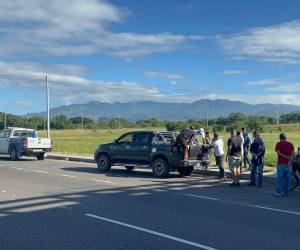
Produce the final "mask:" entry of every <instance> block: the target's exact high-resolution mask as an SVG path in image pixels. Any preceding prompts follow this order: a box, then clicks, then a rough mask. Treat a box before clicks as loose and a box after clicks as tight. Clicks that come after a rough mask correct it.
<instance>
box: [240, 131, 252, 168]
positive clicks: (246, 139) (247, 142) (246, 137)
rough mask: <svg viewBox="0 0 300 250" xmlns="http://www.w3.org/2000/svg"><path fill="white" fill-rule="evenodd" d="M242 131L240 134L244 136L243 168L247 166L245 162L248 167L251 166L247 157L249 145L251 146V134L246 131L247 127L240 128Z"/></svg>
mask: <svg viewBox="0 0 300 250" xmlns="http://www.w3.org/2000/svg"><path fill="white" fill-rule="evenodd" d="M241 132H242V136H243V138H244V145H243V146H244V158H243V163H244V168H247V164H248V167H249V169H250V168H251V163H250V160H249V158H248V152H249V150H250V146H251V143H252V141H251V136H250V135H249V134H248V133H247V129H246V128H244V127H243V128H242V129H241Z"/></svg>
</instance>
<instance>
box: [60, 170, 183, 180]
mask: <svg viewBox="0 0 300 250" xmlns="http://www.w3.org/2000/svg"><path fill="white" fill-rule="evenodd" d="M61 169H62V170H64V171H70V172H79V173H90V174H101V175H104V176H106V177H126V178H139V177H140V178H148V179H150V178H155V177H153V174H152V172H151V171H149V169H141V170H140V169H139V170H133V171H128V170H127V169H125V167H124V169H123V168H121V167H119V168H112V169H111V170H110V171H109V172H100V171H99V170H98V168H96V167H95V168H92V167H66V168H61ZM180 177H181V176H180V175H179V174H177V173H176V172H174V173H170V175H169V177H168V178H180Z"/></svg>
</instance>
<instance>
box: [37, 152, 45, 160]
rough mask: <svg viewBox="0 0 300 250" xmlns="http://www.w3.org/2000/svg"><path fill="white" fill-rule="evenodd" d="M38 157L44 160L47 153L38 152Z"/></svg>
mask: <svg viewBox="0 0 300 250" xmlns="http://www.w3.org/2000/svg"><path fill="white" fill-rule="evenodd" d="M36 158H37V159H38V160H39V161H42V160H44V159H45V154H44V153H41V154H38V155H37V156H36Z"/></svg>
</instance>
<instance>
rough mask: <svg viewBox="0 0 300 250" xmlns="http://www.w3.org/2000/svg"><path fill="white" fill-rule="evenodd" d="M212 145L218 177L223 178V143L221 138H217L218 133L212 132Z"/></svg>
mask: <svg viewBox="0 0 300 250" xmlns="http://www.w3.org/2000/svg"><path fill="white" fill-rule="evenodd" d="M212 146H213V148H214V154H215V158H216V165H217V166H218V167H219V170H220V174H219V177H218V179H223V178H225V171H224V166H223V160H224V143H223V140H222V139H221V138H219V134H218V133H214V138H213V140H212Z"/></svg>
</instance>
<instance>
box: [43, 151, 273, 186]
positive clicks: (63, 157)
mask: <svg viewBox="0 0 300 250" xmlns="http://www.w3.org/2000/svg"><path fill="white" fill-rule="evenodd" d="M46 158H47V159H52V160H60V161H74V162H84V163H95V161H94V160H93V159H92V158H82V157H77V156H66V155H47V156H46ZM194 173H195V174H198V175H208V176H218V175H219V171H218V170H201V169H197V170H195V171H194ZM225 173H226V175H227V177H229V178H232V174H231V173H230V172H228V171H225ZM241 179H242V180H250V174H248V173H247V174H243V173H242V174H241ZM264 182H267V183H271V184H275V185H276V184H277V178H276V177H272V176H267V175H265V176H264Z"/></svg>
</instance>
